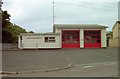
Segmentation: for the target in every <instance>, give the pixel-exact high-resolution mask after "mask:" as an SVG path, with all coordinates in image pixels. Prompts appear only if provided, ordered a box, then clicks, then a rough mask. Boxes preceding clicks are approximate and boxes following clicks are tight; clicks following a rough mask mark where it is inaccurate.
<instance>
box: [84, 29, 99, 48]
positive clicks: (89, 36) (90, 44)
mask: <svg viewBox="0 0 120 79" xmlns="http://www.w3.org/2000/svg"><path fill="white" fill-rule="evenodd" d="M84 47H85V48H100V47H101V31H100V30H85V31H84Z"/></svg>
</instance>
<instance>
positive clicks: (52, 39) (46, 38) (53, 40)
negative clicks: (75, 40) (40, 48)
mask: <svg viewBox="0 0 120 79" xmlns="http://www.w3.org/2000/svg"><path fill="white" fill-rule="evenodd" d="M45 42H55V37H45Z"/></svg>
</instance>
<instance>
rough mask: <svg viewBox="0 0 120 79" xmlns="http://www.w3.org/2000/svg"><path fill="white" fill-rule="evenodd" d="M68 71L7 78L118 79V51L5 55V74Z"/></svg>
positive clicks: (63, 51)
mask: <svg viewBox="0 0 120 79" xmlns="http://www.w3.org/2000/svg"><path fill="white" fill-rule="evenodd" d="M68 64H72V67H71V68H69V69H66V70H61V71H54V72H39V73H25V74H6V75H5V76H7V77H116V76H118V49H117V48H107V49H59V50H23V51H3V71H23V70H36V69H48V68H57V67H64V66H66V65H68Z"/></svg>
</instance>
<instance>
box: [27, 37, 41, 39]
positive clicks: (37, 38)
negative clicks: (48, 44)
mask: <svg viewBox="0 0 120 79" xmlns="http://www.w3.org/2000/svg"><path fill="white" fill-rule="evenodd" d="M26 39H42V37H27V38H26Z"/></svg>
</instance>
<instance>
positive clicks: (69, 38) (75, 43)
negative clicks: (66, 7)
mask: <svg viewBox="0 0 120 79" xmlns="http://www.w3.org/2000/svg"><path fill="white" fill-rule="evenodd" d="M62 48H80V42H79V30H62Z"/></svg>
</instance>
